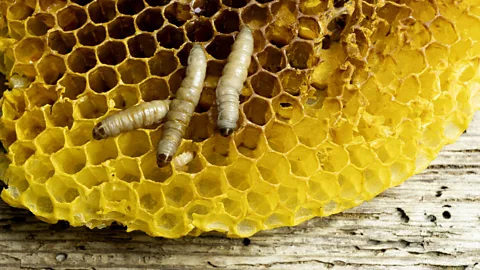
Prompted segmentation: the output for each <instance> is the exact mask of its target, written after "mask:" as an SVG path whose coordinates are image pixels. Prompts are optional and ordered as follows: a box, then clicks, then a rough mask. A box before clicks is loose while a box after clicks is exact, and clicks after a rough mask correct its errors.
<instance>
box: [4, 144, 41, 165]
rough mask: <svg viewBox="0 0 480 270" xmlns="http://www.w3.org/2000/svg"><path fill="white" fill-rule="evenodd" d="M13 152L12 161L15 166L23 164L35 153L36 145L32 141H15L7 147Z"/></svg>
mask: <svg viewBox="0 0 480 270" xmlns="http://www.w3.org/2000/svg"><path fill="white" fill-rule="evenodd" d="M9 149H10V152H12V153H14V154H13V160H12V161H13V163H14V164H15V165H17V166H21V165H23V164H25V162H26V161H27V160H28V159H29V158H30V157H31V156H32V155H33V154H35V151H36V147H35V145H34V144H33V143H32V142H21V141H16V142H14V143H13V144H12V145H10V147H9Z"/></svg>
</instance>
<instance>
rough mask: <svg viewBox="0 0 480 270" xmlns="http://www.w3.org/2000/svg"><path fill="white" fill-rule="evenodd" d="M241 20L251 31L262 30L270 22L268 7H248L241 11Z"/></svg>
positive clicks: (270, 16)
mask: <svg viewBox="0 0 480 270" xmlns="http://www.w3.org/2000/svg"><path fill="white" fill-rule="evenodd" d="M242 20H243V22H244V23H245V24H247V25H248V26H249V27H250V28H252V29H258V28H262V27H263V26H265V25H267V23H268V22H269V21H271V20H272V14H270V10H269V8H268V7H262V6H259V5H250V6H248V7H247V8H245V9H244V10H243V11H242Z"/></svg>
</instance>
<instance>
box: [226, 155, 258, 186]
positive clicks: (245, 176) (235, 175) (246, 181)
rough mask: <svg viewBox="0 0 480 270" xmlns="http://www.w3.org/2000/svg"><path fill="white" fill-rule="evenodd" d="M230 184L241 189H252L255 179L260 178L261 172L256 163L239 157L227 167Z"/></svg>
mask: <svg viewBox="0 0 480 270" xmlns="http://www.w3.org/2000/svg"><path fill="white" fill-rule="evenodd" d="M225 174H226V175H227V182H228V184H229V185H230V186H231V187H233V188H235V189H237V190H240V191H245V190H247V189H250V188H251V187H252V185H253V183H254V182H255V181H257V179H259V178H260V174H259V172H258V171H257V168H256V167H255V164H254V163H253V162H252V161H251V160H248V159H245V158H238V159H237V160H235V162H234V163H233V164H232V165H230V166H228V167H227V168H226V169H225Z"/></svg>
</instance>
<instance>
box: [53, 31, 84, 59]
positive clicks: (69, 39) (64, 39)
mask: <svg viewBox="0 0 480 270" xmlns="http://www.w3.org/2000/svg"><path fill="white" fill-rule="evenodd" d="M47 40H48V47H50V49H52V50H54V51H56V52H58V53H59V54H68V53H70V52H71V51H72V49H73V47H74V46H75V44H76V43H77V40H76V39H75V36H74V35H73V34H72V33H63V32H61V31H54V32H51V33H50V34H49V35H48V38H47Z"/></svg>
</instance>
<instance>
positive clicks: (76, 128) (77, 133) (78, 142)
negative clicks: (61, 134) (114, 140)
mask: <svg viewBox="0 0 480 270" xmlns="http://www.w3.org/2000/svg"><path fill="white" fill-rule="evenodd" d="M93 126H94V123H93V122H85V121H75V123H74V124H73V127H72V128H71V129H70V130H67V131H66V137H67V144H68V145H72V146H82V145H84V144H86V143H87V142H89V141H90V140H92V139H93V138H92V129H93Z"/></svg>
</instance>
